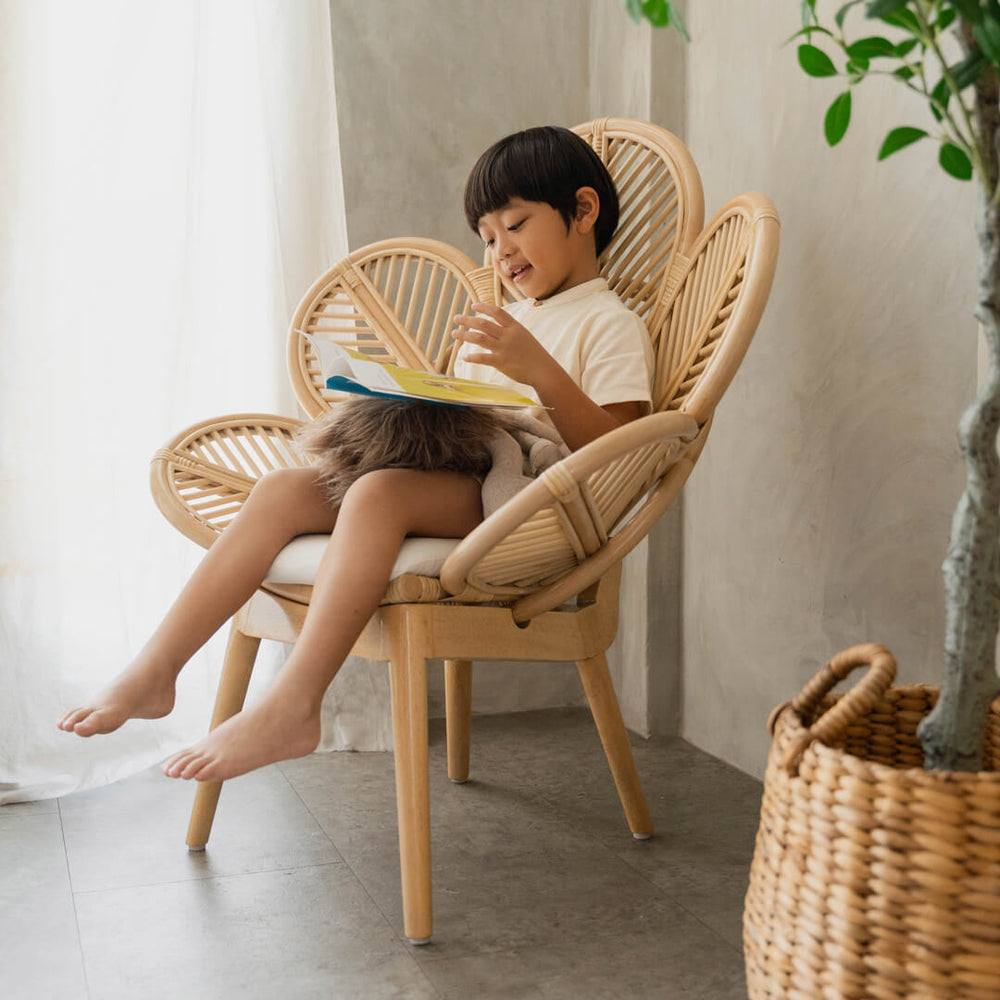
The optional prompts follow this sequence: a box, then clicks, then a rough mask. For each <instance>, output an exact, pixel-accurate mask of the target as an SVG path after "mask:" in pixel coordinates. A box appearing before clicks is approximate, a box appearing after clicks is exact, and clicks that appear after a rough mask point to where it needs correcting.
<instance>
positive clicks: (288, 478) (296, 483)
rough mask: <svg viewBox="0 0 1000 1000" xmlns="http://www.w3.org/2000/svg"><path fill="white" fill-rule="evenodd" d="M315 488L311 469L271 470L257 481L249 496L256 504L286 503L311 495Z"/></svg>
mask: <svg viewBox="0 0 1000 1000" xmlns="http://www.w3.org/2000/svg"><path fill="white" fill-rule="evenodd" d="M317 488H318V484H317V480H316V474H315V471H314V470H312V469H309V468H298V469H272V470H271V471H270V472H265V473H264V475H263V476H261V477H260V479H258V480H257V482H256V483H255V484H254V486H253V489H252V490H251V492H250V496H251V497H252V498H253V499H254V501H255V502H257V503H269V502H276V503H287V502H293V501H295V500H296V499H298V498H302V497H304V496H306V495H311V494H313V493H314V492H315V491H316V490H317Z"/></svg>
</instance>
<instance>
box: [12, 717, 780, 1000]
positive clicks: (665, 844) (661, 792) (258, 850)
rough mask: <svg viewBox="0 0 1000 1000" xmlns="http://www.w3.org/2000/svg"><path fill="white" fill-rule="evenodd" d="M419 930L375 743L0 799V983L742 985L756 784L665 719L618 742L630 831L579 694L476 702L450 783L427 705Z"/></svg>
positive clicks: (142, 987)
mask: <svg viewBox="0 0 1000 1000" xmlns="http://www.w3.org/2000/svg"><path fill="white" fill-rule="evenodd" d="M431 739H432V750H431V810H432V826H433V837H434V840H433V851H434V906H435V937H434V941H433V943H432V944H430V945H428V946H426V947H423V948H414V947H412V946H410V945H408V944H407V943H406V942H405V941H404V940H403V938H402V914H401V908H400V898H399V861H398V854H397V845H396V827H395V798H394V795H395V793H394V784H393V765H392V757H391V755H390V754H347V753H341V754H323V755H314V756H312V757H307V758H304V759H302V760H297V761H291V762H288V763H284V764H280V765H276V766H274V767H269V768H265V769H263V770H262V771H259V772H256V773H255V774H251V775H247V776H246V777H244V778H240V779H237V780H236V781H233V782H230V783H229V784H228V785H227V786H226V788H225V790H224V791H223V795H222V800H221V802H220V806H219V813H218V817H217V819H216V823H215V829H214V831H213V835H212V840H211V842H210V844H209V847H208V850H207V851H206V852H205V853H202V854H195V853H188V851H187V850H186V849H185V847H184V844H183V839H184V831H185V829H186V824H187V813H188V810H189V808H190V802H191V796H192V791H193V790H192V788H191V786H189V785H185V784H183V783H180V782H175V781H170V780H169V779H167V778H164V777H163V776H162V775H160V773H159V772H158V771H157V770H155V769H154V770H151V771H147V772H144V773H143V774H140V775H137V776H136V777H134V778H131V779H129V780H127V781H123V782H120V783H118V784H116V785H113V786H110V787H108V788H103V789H98V790H96V791H92V792H85V793H80V794H76V795H70V796H66V797H64V798H62V799H60V800H57V801H48V802H37V803H28V804H24V805H16V806H5V807H3V808H0V858H2V866H0V901H2V909H0V996H3V997H4V998H5V1000H15V998H17V1000H44V998H48V997H52V998H56V997H58V998H59V1000H75V998H89V1000H118V998H122V1000H125V998H127V1000H135V998H144V1000H161V998H163V1000H167V998H171V1000H173V998H178V1000H182V998H183V1000H229V998H237V997H238V998H240V1000H244V998H262V1000H263V998H267V1000H271V998H292V1000H298V998H314V997H315V998H322V1000H339V998H350V1000H355V998H358V1000H382V998H390V997H393V998H406V1000H410V998H412V1000H423V998H428V1000H430V998H448V1000H452V998H454V1000H466V998H471V1000H494V998H511V1000H534V998H545V1000H561V998H567V1000H604V998H607V1000H620V998H645V997H650V998H654V997H655V998H661V997H662V998H674V997H684V998H692V1000H695V998H698V1000H702V998H704V1000H730V998H733V1000H735V998H740V997H743V996H745V988H744V981H743V960H742V955H741V949H740V919H741V910H742V899H743V894H744V892H745V889H746V879H747V871H748V867H749V862H750V857H751V855H752V851H753V838H754V833H755V830H756V822H757V812H758V807H759V803H760V794H761V786H760V783H759V782H757V781H755V780H753V779H752V778H749V777H747V776H746V775H744V774H741V773H740V772H739V771H736V770H735V769H733V768H731V767H728V766H726V765H725V764H722V763H720V762H719V761H717V760H715V759H713V758H712V757H709V756H708V755H707V754H704V753H702V752H700V751H698V750H696V749H694V748H692V747H691V746H689V745H688V744H686V743H684V742H683V741H682V740H667V739H653V740H649V741H645V740H640V739H635V740H633V745H634V749H635V755H636V760H637V763H638V766H639V771H640V774H641V775H642V778H643V783H644V786H645V788H646V793H647V797H648V799H649V803H650V808H651V809H652V812H653V818H654V821H655V822H656V824H657V834H656V836H655V837H654V838H653V839H652V840H649V841H646V842H637V841H634V840H633V839H632V838H631V836H630V835H629V832H628V829H627V827H626V826H625V822H624V818H623V816H622V813H621V808H620V806H619V803H618V800H617V797H616V795H615V791H614V786H613V783H612V781H611V777H610V774H609V772H608V771H607V767H606V764H605V763H604V758H603V754H602V751H601V747H600V743H599V741H598V739H597V735H596V733H595V731H594V728H593V724H592V722H591V721H590V717H589V714H588V713H587V712H586V711H585V710H577V709H568V710H555V711H545V712H531V713H523V714H518V715H508V716H490V717H477V718H476V719H475V720H474V722H473V780H471V781H470V782H468V783H467V784H465V785H454V784H452V783H451V782H449V781H448V779H447V777H446V774H445V762H444V733H443V724H441V723H437V722H435V723H433V728H432V734H431Z"/></svg>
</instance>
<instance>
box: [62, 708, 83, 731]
mask: <svg viewBox="0 0 1000 1000" xmlns="http://www.w3.org/2000/svg"><path fill="white" fill-rule="evenodd" d="M90 714H91V709H89V708H71V709H70V710H69V711H68V712H64V713H63V715H61V716H60V718H59V721H58V722H57V723H56V725H57V726H58V727H59V728H60V729H62V730H63V731H64V732H67V733H72V732H74V731H75V730H76V726H77V725H78V724H79V723H81V722H83V720H84V719H86V718H87V716H88V715H90Z"/></svg>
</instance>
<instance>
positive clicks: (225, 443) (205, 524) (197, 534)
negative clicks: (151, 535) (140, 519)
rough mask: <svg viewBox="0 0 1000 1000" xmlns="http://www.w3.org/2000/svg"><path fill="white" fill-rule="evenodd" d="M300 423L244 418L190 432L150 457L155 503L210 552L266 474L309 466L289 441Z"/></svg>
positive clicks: (197, 427) (222, 420) (223, 420)
mask: <svg viewBox="0 0 1000 1000" xmlns="http://www.w3.org/2000/svg"><path fill="white" fill-rule="evenodd" d="M302 424H303V421H301V420H296V419H294V418H292V417H279V416H274V415H272V414H267V413H242V414H234V415H232V416H226V417H218V418H216V419H214V420H206V421H203V422H201V423H198V424H195V425H194V426H192V427H188V428H187V429H186V430H183V431H181V433H180V434H178V435H177V436H176V437H174V438H172V439H171V440H170V441H168V442H167V443H166V444H165V445H164V446H163V447H162V448H160V449H159V450H158V451H157V452H156V454H155V455H154V456H153V459H152V463H151V466H150V472H149V478H150V488H151V490H152V493H153V500H154V501H155V502H156V506H157V507H159V508H160V511H161V513H162V514H163V516H164V517H165V518H166V519H167V520H168V521H169V522H170V523H171V524H172V525H173V526H174V527H175V528H177V530H178V531H180V532H181V533H182V534H184V535H186V536H187V537H188V538H190V539H191V540H192V541H195V542H197V543H198V544H199V545H201V546H202V547H204V548H206V549H207V548H208V547H209V546H211V544H212V543H213V542H214V541H215V539H216V538H217V537H218V536H219V535H220V534H221V532H222V529H223V528H225V526H226V525H227V524H228V523H229V522H230V521H231V520H232V519H233V518H234V517H235V516H236V514H237V513H239V510H240V508H241V507H242V506H243V502H244V501H245V500H246V498H247V496H249V494H250V490H251V489H252V488H253V485H254V483H256V482H257V480H258V479H260V477H261V476H262V475H264V473H265V472H270V471H271V470H273V469H283V468H290V467H299V466H303V465H308V464H309V463H308V461H307V459H306V458H305V457H304V456H303V455H302V453H301V452H300V450H299V448H298V446H297V445H296V443H295V441H294V439H293V435H294V433H295V431H296V430H297V429H298V428H299V427H301V426H302Z"/></svg>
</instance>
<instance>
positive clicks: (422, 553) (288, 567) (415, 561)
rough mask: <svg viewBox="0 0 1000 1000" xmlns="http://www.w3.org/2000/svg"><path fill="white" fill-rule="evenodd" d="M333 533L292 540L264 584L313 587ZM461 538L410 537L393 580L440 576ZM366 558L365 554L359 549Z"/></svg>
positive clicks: (404, 546)
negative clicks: (405, 577)
mask: <svg viewBox="0 0 1000 1000" xmlns="http://www.w3.org/2000/svg"><path fill="white" fill-rule="evenodd" d="M329 541H330V536H329V535H300V536H299V537H298V538H295V539H293V540H292V541H291V542H289V543H288V544H287V545H286V546H285V547H284V548H283V549H282V550H281V551H280V552H279V553H278V556H277V558H276V559H275V560H274V562H273V563H271V568H270V569H269V570H268V571H267V576H266V577H264V583H297V584H304V585H306V586H312V585H313V583H315V581H316V570H317V569H318V568H319V562H320V560H321V559H322V558H323V553H324V552H325V551H326V546H327V542H329ZM460 541H461V539H460V538H407V539H406V541H404V542H403V545H402V548H401V549H400V550H399V556H398V557H397V558H396V564H395V565H394V566H393V568H392V576H391V577H390V579H393V580H395V579H396V577H398V576H402V575H403V574H404V573H413V574H415V575H416V576H437V575H438V573H440V572H441V566H442V565H443V564H444V561H445V559H447V558H448V556H449V555H450V554H451V551H452V549H454V548H455V546H456V545H458V543H459V542H460ZM358 558H359V559H363V558H364V553H363V552H359V553H358Z"/></svg>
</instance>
